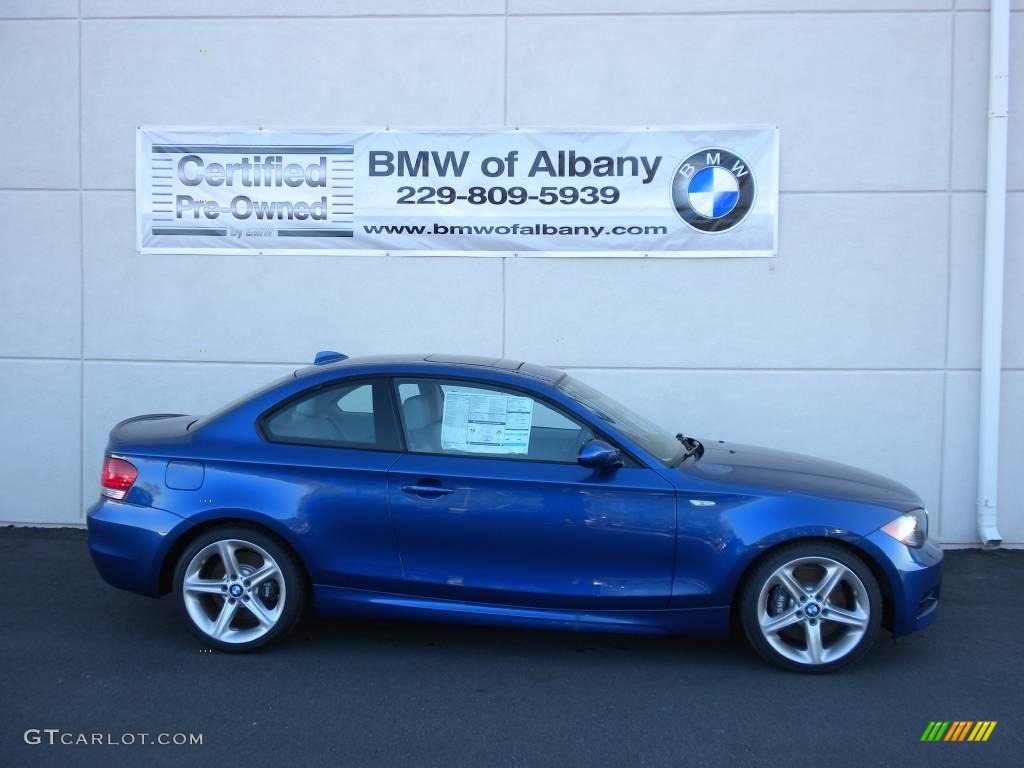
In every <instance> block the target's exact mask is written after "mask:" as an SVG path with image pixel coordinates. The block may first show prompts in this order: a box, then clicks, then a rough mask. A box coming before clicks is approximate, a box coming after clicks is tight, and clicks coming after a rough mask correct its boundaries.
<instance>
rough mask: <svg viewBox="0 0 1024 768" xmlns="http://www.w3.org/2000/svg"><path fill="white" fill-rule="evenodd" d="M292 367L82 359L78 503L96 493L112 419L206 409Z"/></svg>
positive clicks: (89, 501)
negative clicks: (79, 498) (81, 431)
mask: <svg viewBox="0 0 1024 768" xmlns="http://www.w3.org/2000/svg"><path fill="white" fill-rule="evenodd" d="M294 370H295V367H294V366H285V365H228V364H219V363H125V362H87V363H86V364H85V372H84V397H83V400H82V406H83V413H84V422H83V423H84V430H85V437H84V440H83V447H84V454H83V456H82V472H83V473H84V474H83V477H85V483H84V487H83V489H82V496H83V498H82V503H83V504H84V505H85V506H86V507H88V505H90V504H92V503H93V502H94V501H95V500H96V499H97V498H98V497H99V492H100V485H99V477H100V469H101V467H102V466H103V452H104V449H105V448H106V445H107V437H108V436H109V434H110V430H111V429H112V428H113V426H114V425H115V424H117V422H119V421H121V420H123V419H127V418H129V417H131V416H138V415H140V414H143V413H188V414H194V415H202V414H204V413H209V412H210V411H213V410H215V409H217V408H219V407H220V406H222V405H226V404H227V403H230V402H231V401H233V400H234V399H236V398H238V397H240V396H242V395H244V394H245V393H246V392H251V391H253V390H255V389H257V388H259V387H262V386H263V385H265V384H269V383H270V382H272V381H274V380H275V379H277V378H280V377H282V376H286V375H289V374H290V373H292V371H294Z"/></svg>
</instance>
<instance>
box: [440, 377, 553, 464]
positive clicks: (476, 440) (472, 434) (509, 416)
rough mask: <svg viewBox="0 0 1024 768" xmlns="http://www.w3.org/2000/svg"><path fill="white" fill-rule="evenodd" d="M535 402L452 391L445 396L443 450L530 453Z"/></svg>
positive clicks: (442, 423)
mask: <svg viewBox="0 0 1024 768" xmlns="http://www.w3.org/2000/svg"><path fill="white" fill-rule="evenodd" d="M532 425H533V400H532V399H531V398H529V397H518V396H516V395H505V394H501V393H500V392H467V391H464V390H451V391H447V392H445V394H444V416H443V417H442V421H441V449H442V450H447V451H462V452H465V453H508V454H524V453H526V452H527V451H529V450H530V428H531V426H532Z"/></svg>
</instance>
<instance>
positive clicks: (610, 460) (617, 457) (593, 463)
mask: <svg viewBox="0 0 1024 768" xmlns="http://www.w3.org/2000/svg"><path fill="white" fill-rule="evenodd" d="M576 461H578V462H579V463H580V464H581V465H582V466H584V467H591V468H593V469H613V468H615V467H621V466H622V465H623V461H622V451H620V450H619V449H618V448H615V447H614V446H611V445H608V443H606V442H605V441H604V440H597V439H594V440H587V442H585V443H584V444H583V445H582V446H581V447H580V453H579V456H577V457H576Z"/></svg>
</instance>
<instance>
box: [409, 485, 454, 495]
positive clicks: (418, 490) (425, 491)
mask: <svg viewBox="0 0 1024 768" xmlns="http://www.w3.org/2000/svg"><path fill="white" fill-rule="evenodd" d="M402 490H403V491H405V492H406V493H414V494H416V495H417V496H426V495H432V496H447V495H448V494H449V493H452V489H451V488H442V487H441V486H440V485H403V486H402Z"/></svg>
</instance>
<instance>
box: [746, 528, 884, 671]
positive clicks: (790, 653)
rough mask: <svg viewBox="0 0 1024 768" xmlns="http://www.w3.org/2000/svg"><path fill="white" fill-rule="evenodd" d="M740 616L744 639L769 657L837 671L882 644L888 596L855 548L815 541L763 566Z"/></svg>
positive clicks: (791, 665)
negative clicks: (876, 643)
mask: <svg viewBox="0 0 1024 768" xmlns="http://www.w3.org/2000/svg"><path fill="white" fill-rule="evenodd" d="M739 611H740V620H741V623H742V625H743V631H744V634H746V636H747V639H748V640H749V641H750V644H751V645H752V646H753V647H754V650H756V651H757V652H758V653H759V654H760V655H761V656H762V657H764V658H765V659H767V660H768V661H771V662H773V663H775V664H777V665H779V666H781V667H784V668H786V669H791V670H796V671H800V672H829V671H832V670H834V669H837V668H839V667H841V666H845V665H846V664H849V663H850V662H852V661H855V660H856V659H858V658H860V657H861V656H863V655H864V654H865V653H866V652H867V651H868V649H869V648H870V647H871V645H872V644H873V643H874V641H875V638H876V637H877V635H878V628H879V626H880V624H881V619H882V595H881V591H880V590H879V588H878V581H877V580H876V579H875V577H874V575H873V574H872V573H871V570H870V569H869V568H868V567H867V566H866V565H865V564H864V562H863V561H862V560H861V559H860V558H859V557H857V556H856V555H854V554H853V553H852V552H850V551H849V550H848V549H846V548H845V547H842V546H840V545H838V544H832V543H830V542H808V543H800V544H792V545H789V546H786V547H782V548H780V549H779V550H778V551H776V552H774V553H772V554H771V555H770V556H769V557H767V558H766V559H765V560H763V561H762V562H760V563H758V565H757V566H756V568H755V569H754V571H753V572H752V573H751V574H750V577H749V578H748V579H747V580H746V582H745V583H744V587H743V590H742V593H741V596H740V604H739Z"/></svg>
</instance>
